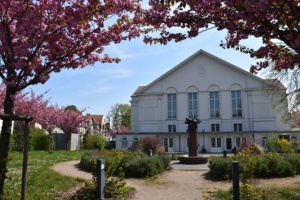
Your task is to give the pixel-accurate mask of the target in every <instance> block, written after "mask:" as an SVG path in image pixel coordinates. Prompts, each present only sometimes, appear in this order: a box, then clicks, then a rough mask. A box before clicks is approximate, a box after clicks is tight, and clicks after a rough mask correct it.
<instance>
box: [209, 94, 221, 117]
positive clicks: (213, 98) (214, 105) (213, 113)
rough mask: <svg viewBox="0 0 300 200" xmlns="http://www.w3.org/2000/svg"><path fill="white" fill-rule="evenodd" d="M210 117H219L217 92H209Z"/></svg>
mask: <svg viewBox="0 0 300 200" xmlns="http://www.w3.org/2000/svg"><path fill="white" fill-rule="evenodd" d="M209 102H210V117H220V105H219V103H220V98H219V92H210V93H209Z"/></svg>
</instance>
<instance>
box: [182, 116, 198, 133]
mask: <svg viewBox="0 0 300 200" xmlns="http://www.w3.org/2000/svg"><path fill="white" fill-rule="evenodd" d="M199 123H201V120H200V119H196V118H192V119H189V118H186V120H185V124H187V125H188V129H187V130H186V131H187V132H188V133H196V132H198V124H199Z"/></svg>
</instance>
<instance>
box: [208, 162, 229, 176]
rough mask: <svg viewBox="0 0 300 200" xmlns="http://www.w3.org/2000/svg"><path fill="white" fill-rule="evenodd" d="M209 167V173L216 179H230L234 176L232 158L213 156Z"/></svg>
mask: <svg viewBox="0 0 300 200" xmlns="http://www.w3.org/2000/svg"><path fill="white" fill-rule="evenodd" d="M208 167H209V170H210V171H209V175H210V177H211V178H212V179H214V180H228V179H230V178H231V177H232V172H231V160H230V159H226V158H223V157H217V156H211V157H210V159H209V165H208Z"/></svg>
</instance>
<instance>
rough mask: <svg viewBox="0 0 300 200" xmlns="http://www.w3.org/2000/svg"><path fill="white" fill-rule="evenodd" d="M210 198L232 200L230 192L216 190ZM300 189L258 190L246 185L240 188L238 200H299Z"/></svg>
mask: <svg viewBox="0 0 300 200" xmlns="http://www.w3.org/2000/svg"><path fill="white" fill-rule="evenodd" d="M212 197H213V198H214V199H222V200H232V199H233V191H232V190H218V191H216V192H215V193H214V194H213V195H212ZM299 197H300V189H299V188H286V187H284V188H279V187H272V188H271V187H264V188H259V187H256V186H254V185H251V186H250V185H247V186H246V187H241V188H240V199H243V200H244V199H245V200H247V199H249V200H255V199H257V200H261V199H263V200H273V199H280V200H294V199H299Z"/></svg>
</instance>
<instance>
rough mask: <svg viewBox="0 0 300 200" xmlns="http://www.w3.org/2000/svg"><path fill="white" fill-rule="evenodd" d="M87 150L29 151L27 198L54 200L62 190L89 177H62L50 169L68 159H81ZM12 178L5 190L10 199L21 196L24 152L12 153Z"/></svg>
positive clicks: (9, 165)
mask: <svg viewBox="0 0 300 200" xmlns="http://www.w3.org/2000/svg"><path fill="white" fill-rule="evenodd" d="M83 154H84V151H52V152H46V151H32V152H29V159H28V171H27V192H26V198H27V199H30V200H48V199H54V197H55V196H57V195H58V194H60V193H63V192H64V191H67V190H68V189H70V188H72V187H75V186H76V185H78V184H81V183H83V182H85V180H81V179H77V178H71V177H66V176H61V175H59V174H58V173H56V172H54V171H52V170H51V169H50V167H51V166H53V165H55V164H57V163H59V162H64V161H68V160H80V158H81V156H82V155H83ZM9 156H10V158H11V161H10V162H9V164H8V174H7V175H8V179H6V181H5V188H4V189H5V192H6V193H7V196H8V199H20V197H21V183H22V178H21V177H22V162H23V154H20V153H18V152H11V153H10V155H9Z"/></svg>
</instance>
